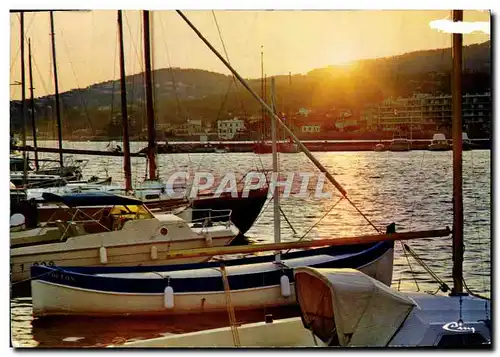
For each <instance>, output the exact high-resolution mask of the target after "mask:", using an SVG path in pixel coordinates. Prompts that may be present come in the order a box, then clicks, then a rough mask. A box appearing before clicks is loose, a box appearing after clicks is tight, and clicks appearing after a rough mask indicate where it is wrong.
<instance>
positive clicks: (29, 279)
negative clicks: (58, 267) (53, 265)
mask: <svg viewBox="0 0 500 357" xmlns="http://www.w3.org/2000/svg"><path fill="white" fill-rule="evenodd" d="M49 273H52V271H47V272H45V273H43V274H40V275H36V276H31V277H29V278H27V279H24V280H19V281H15V282H13V283H11V284H10V287H11V288H12V287H13V286H14V285H17V284H21V283H24V282H26V281H31V280H36V279H38V278H41V277H42V276H45V275H47V274H49Z"/></svg>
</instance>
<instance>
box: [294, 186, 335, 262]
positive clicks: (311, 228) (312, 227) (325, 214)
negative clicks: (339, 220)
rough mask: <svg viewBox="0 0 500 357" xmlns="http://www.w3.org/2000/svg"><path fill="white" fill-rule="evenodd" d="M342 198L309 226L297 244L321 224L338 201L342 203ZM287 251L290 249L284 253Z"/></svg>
mask: <svg viewBox="0 0 500 357" xmlns="http://www.w3.org/2000/svg"><path fill="white" fill-rule="evenodd" d="M343 198H344V196H340V198H339V199H338V201H337V202H335V203H334V204H333V205H332V207H330V208H329V209H328V211H326V212H325V213H324V214H323V216H321V218H320V219H319V220H318V221H317V222H316V223H315V224H313V225H312V226H311V227H310V228H309V229H308V230H307V231H306V232H305V233H304V234H303V235H302V237H300V238H299V239H298V240H297V242H300V241H301V240H302V239H304V237H305V236H306V235H308V234H309V232H311V231H312V230H313V229H314V228H315V227H316V226H317V225H318V224H319V223H320V222H321V221H322V220H323V219H324V218H325V217H326V216H327V215H328V214H329V213H330V212H331V211H332V210H333V209H334V208H335V207H336V206H337V205H338V204H339V203H340V201H342V199H343ZM289 251H290V249H288V250H287V251H286V252H285V253H288V252H289Z"/></svg>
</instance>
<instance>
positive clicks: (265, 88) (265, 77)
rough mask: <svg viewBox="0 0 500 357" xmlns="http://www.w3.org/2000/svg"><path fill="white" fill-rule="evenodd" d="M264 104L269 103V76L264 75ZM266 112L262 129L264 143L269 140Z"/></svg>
mask: <svg viewBox="0 0 500 357" xmlns="http://www.w3.org/2000/svg"><path fill="white" fill-rule="evenodd" d="M262 99H264V102H266V103H267V75H266V74H265V73H264V96H263V97H262ZM266 116H267V115H266V112H265V111H264V116H263V117H262V128H263V131H264V141H265V140H266V139H267V128H266Z"/></svg>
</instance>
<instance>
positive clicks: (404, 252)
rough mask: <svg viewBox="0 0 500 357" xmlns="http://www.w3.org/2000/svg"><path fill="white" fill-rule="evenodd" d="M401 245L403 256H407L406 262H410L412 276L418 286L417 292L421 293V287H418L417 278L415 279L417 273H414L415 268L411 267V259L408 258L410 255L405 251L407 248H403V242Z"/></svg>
mask: <svg viewBox="0 0 500 357" xmlns="http://www.w3.org/2000/svg"><path fill="white" fill-rule="evenodd" d="M399 243H400V244H401V249H403V254H404V255H405V258H406V261H407V262H408V266H409V267H410V271H411V276H412V277H413V280H414V281H415V285H416V286H417V291H420V287H419V286H418V282H417V278H416V277H415V272H414V271H413V267H412V266H411V263H410V259H409V258H408V255H407V254H406V250H405V247H404V246H403V242H401V241H399ZM398 289H399V288H398Z"/></svg>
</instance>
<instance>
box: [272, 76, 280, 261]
mask: <svg viewBox="0 0 500 357" xmlns="http://www.w3.org/2000/svg"><path fill="white" fill-rule="evenodd" d="M271 103H272V108H273V112H274V113H276V87H275V82H274V77H272V78H271ZM276 137H277V133H276V119H275V118H274V117H273V118H271V138H272V149H273V176H274V180H275V182H274V192H273V199H274V207H273V208H274V242H275V243H279V242H280V236H281V232H280V230H281V223H280V193H279V189H278V185H277V181H278V150H277V145H276ZM280 261H281V254H280V253H279V252H278V253H276V255H275V262H277V263H279V262H280Z"/></svg>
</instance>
